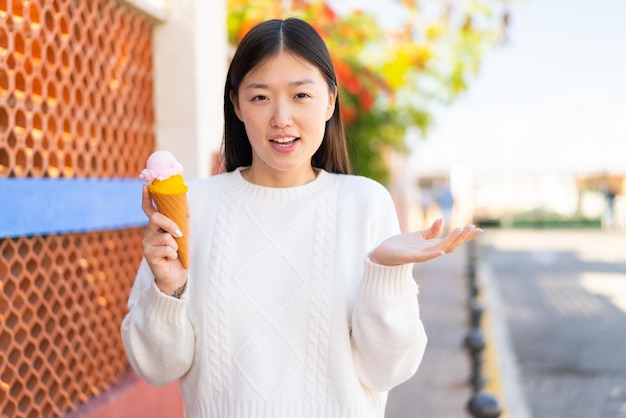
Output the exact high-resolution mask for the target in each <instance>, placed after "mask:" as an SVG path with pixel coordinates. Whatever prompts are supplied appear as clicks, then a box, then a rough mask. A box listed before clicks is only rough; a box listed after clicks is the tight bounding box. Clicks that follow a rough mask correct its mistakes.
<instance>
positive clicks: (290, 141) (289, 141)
mask: <svg viewBox="0 0 626 418" xmlns="http://www.w3.org/2000/svg"><path fill="white" fill-rule="evenodd" d="M298 140H300V138H274V139H270V142H273V143H274V144H277V145H280V146H284V147H286V146H289V145H291V144H293V143H294V142H296V141H298Z"/></svg>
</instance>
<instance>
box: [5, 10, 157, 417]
mask: <svg viewBox="0 0 626 418" xmlns="http://www.w3.org/2000/svg"><path fill="white" fill-rule="evenodd" d="M151 30H152V22H151V21H150V19H149V18H147V17H146V16H144V15H142V14H140V13H138V12H137V11H135V10H133V9H130V8H128V7H127V6H124V5H123V4H121V3H119V2H115V1H111V0H30V1H29V0H24V1H18V0H0V180H1V179H2V178H5V179H9V178H11V179H16V180H19V179H21V178H24V179H26V178H43V177H47V178H64V179H73V178H78V177H87V178H102V179H106V178H113V177H115V178H130V177H132V178H136V176H137V174H138V173H139V172H140V171H141V169H142V168H143V164H144V162H145V160H146V158H147V157H148V155H149V154H150V153H151V152H152V151H153V149H154V132H153V129H154V127H153V125H154V121H153V106H152V100H153V97H152V95H153V93H152V67H151V47H152V46H151ZM0 199H1V200H0V204H10V201H9V199H10V196H5V195H1V194H0ZM138 199H139V198H138ZM142 235H143V229H142V228H129V229H123V230H105V231H87V232H79V233H71V234H52V235H34V236H28V237H2V236H0V326H1V328H0V416H1V417H2V418H5V417H10V418H14V417H55V416H63V415H65V414H66V413H68V412H69V411H72V410H76V409H77V408H78V407H80V406H81V405H84V404H86V403H88V402H89V401H90V400H91V399H93V398H94V397H97V396H98V395H99V394H101V393H103V392H104V391H106V390H107V389H109V388H110V387H111V386H112V385H114V384H115V383H116V382H118V381H119V380H120V379H121V378H122V377H123V376H125V374H126V372H127V359H126V357H125V354H124V351H123V347H122V344H121V338H120V335H119V326H120V323H121V320H122V318H123V316H124V315H125V313H126V300H127V297H128V293H129V291H130V287H131V285H132V281H133V278H134V275H135V272H136V268H137V266H138V263H139V261H140V257H141V243H140V241H141V237H142Z"/></svg>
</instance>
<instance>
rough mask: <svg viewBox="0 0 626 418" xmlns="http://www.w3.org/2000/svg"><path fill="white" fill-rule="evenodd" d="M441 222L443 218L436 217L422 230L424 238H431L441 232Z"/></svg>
mask: <svg viewBox="0 0 626 418" xmlns="http://www.w3.org/2000/svg"><path fill="white" fill-rule="evenodd" d="M442 224H443V219H437V220H436V221H435V222H433V224H432V225H431V226H430V228H428V229H427V230H426V231H424V239H433V238H436V237H438V236H439V234H441V225H442Z"/></svg>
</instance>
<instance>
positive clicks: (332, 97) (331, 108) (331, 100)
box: [326, 89, 337, 122]
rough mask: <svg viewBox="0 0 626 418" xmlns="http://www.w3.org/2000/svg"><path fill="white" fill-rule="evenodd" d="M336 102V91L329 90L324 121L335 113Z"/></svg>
mask: <svg viewBox="0 0 626 418" xmlns="http://www.w3.org/2000/svg"><path fill="white" fill-rule="evenodd" d="M336 102H337V89H330V91H329V92H328V108H327V109H326V121H327V122H328V121H329V120H330V118H331V117H332V116H333V113H335V103H336Z"/></svg>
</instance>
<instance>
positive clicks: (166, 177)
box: [139, 150, 189, 268]
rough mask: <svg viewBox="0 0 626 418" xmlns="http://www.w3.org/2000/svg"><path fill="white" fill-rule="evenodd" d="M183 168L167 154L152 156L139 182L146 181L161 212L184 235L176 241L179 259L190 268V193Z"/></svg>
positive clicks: (156, 153) (170, 154)
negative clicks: (188, 198) (188, 192)
mask: <svg viewBox="0 0 626 418" xmlns="http://www.w3.org/2000/svg"><path fill="white" fill-rule="evenodd" d="M182 172H183V166H182V165H181V164H180V163H179V162H178V161H176V157H174V155H173V154H172V153H171V152H169V151H165V150H161V151H156V152H154V153H152V155H150V157H149V158H148V161H147V162H146V168H145V170H143V171H142V172H141V174H139V178H141V179H143V180H145V181H147V182H148V183H149V184H148V191H149V192H150V197H152V200H153V201H154V204H155V205H156V207H157V209H158V210H159V212H161V213H162V214H163V215H165V216H167V217H168V218H170V219H171V220H173V221H174V222H176V225H177V226H178V229H180V231H181V232H182V233H183V236H182V237H179V238H177V237H174V239H175V240H176V242H177V243H178V258H179V259H180V262H181V264H182V265H183V267H184V268H188V266H189V245H188V243H189V241H188V237H187V223H188V213H189V212H188V208H187V190H188V187H187V185H185V180H184V179H183V176H182V174H181V173H182Z"/></svg>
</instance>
